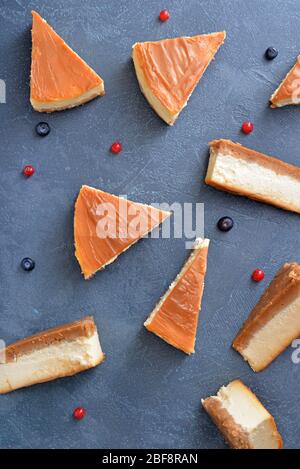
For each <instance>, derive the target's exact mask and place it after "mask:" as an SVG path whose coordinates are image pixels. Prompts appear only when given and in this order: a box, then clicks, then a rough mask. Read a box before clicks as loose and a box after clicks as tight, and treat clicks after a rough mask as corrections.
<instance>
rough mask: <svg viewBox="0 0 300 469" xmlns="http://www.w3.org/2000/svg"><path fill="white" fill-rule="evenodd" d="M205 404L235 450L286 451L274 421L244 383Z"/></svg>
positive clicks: (234, 384) (235, 383)
mask: <svg viewBox="0 0 300 469" xmlns="http://www.w3.org/2000/svg"><path fill="white" fill-rule="evenodd" d="M202 405H203V407H204V409H205V410H206V412H207V413H208V415H209V416H210V417H211V419H212V421H213V422H214V423H215V425H216V426H217V427H218V429H219V430H220V432H221V433H222V434H223V436H224V438H225V440H226V441H227V443H228V444H229V445H230V447H231V448H233V449H280V448H282V446H283V443H282V438H281V436H280V434H279V432H278V430H277V427H276V423H275V420H274V418H273V417H272V415H271V414H270V413H269V412H268V411H267V410H266V409H265V407H264V406H263V405H262V404H261V402H260V401H259V400H258V399H257V397H256V396H255V394H254V393H253V392H252V391H251V390H250V389H249V388H248V387H247V386H245V385H244V384H243V383H242V381H240V380H235V381H232V382H231V383H229V384H228V386H223V387H222V388H221V389H220V390H219V392H218V394H217V395H216V396H210V397H208V398H207V399H204V400H202Z"/></svg>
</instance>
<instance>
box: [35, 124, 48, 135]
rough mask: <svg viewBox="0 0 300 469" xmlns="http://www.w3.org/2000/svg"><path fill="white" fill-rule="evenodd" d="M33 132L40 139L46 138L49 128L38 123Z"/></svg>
mask: <svg viewBox="0 0 300 469" xmlns="http://www.w3.org/2000/svg"><path fill="white" fill-rule="evenodd" d="M35 130H36V133H37V134H38V135H39V136H40V137H46V136H47V135H48V134H49V133H50V126H49V124H47V122H40V123H39V124H37V125H36V126H35Z"/></svg>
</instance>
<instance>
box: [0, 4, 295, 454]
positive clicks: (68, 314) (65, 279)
mask: <svg viewBox="0 0 300 469" xmlns="http://www.w3.org/2000/svg"><path fill="white" fill-rule="evenodd" d="M161 8H168V9H169V10H170V12H171V19H170V21H169V22H167V23H165V24H163V23H160V22H159V21H158V20H157V16H158V13H159V11H160V9H161ZM31 9H37V10H38V11H39V12H40V13H41V14H42V16H44V17H45V18H46V19H47V21H48V22H49V23H50V24H51V25H52V26H53V27H54V28H55V30H56V31H57V32H58V33H59V34H61V35H62V37H63V38H64V39H65V40H66V41H67V42H68V43H69V44H70V46H71V47H73V48H74V50H75V51H77V52H78V53H79V54H80V55H81V56H82V57H83V58H84V59H85V60H86V61H87V62H88V63H89V64H90V65H91V66H92V67H94V69H95V70H96V71H97V72H99V73H100V74H101V76H102V77H103V78H104V80H105V88H106V93H107V94H106V96H105V97H103V98H99V99H96V100H94V101H93V102H91V103H89V104H87V105H85V106H83V107H80V108H77V109H74V110H71V111H65V112H61V113H54V114H53V115H49V116H48V115H43V114H42V115H40V114H38V113H36V112H34V111H33V109H32V108H31V106H30V103H29V73H30V50H31V38H30V27H31V15H30V11H31ZM299 24H300V3H299V1H298V0H285V1H284V2H282V1H281V0H264V1H262V0H251V1H248V2H245V1H242V0H222V1H220V0H205V1H204V0H176V1H171V0H163V1H160V0H159V1H158V0H148V1H141V0H128V1H123V0H121V1H120V0H102V1H101V0H89V1H82V0H72V1H71V0H64V1H61V0H51V1H45V0H44V1H37V0H35V1H25V0H0V44H1V48H0V78H1V79H4V80H5V81H6V84H7V104H0V145H1V146H0V152H1V166H0V217H1V232H0V245H1V256H0V279H1V282H0V288H1V295H0V337H1V338H2V339H4V340H5V341H6V342H7V343H9V342H11V341H14V340H16V339H20V338H22V337H24V336H27V335H29V334H32V333H34V332H37V331H39V330H42V329H45V328H48V327H51V326H54V325H57V324H61V323H64V322H68V321H72V320H75V319H77V318H80V317H82V316H83V315H85V314H93V315H94V316H95V318H96V321H97V324H98V327H99V331H100V337H101V342H102V345H103V349H104V351H105V353H106V354H107V359H106V361H105V363H104V364H103V365H101V366H99V367H97V368H96V369H94V370H91V371H88V372H85V373H81V374H78V375H77V376H75V377H71V378H66V379H62V380H58V381H55V382H51V383H48V384H43V385H37V386H33V387H31V388H28V389H24V390H19V391H16V392H14V393H12V394H9V395H5V396H1V398H0V419H1V428H0V446H1V447H18V448H19V447H26V448H27V447H28V448H29V447H33V448H41V447H49V448H60V447H66V448H78V447H83V448H100V447H101V448H102V447H103V448H128V447H133V448H142V447H145V448H151V447H156V448H223V447H225V445H224V443H223V441H222V438H221V437H220V435H219V434H218V431H217V430H216V428H215V427H214V425H213V424H212V423H211V421H210V420H209V418H208V417H207V415H206V414H205V413H204V412H203V411H202V410H201V408H200V399H201V398H202V397H206V396H207V395H210V394H212V393H215V392H216V391H217V389H218V388H219V387H220V386H221V385H223V384H226V383H227V382H229V381H230V380H232V379H234V378H242V379H243V380H244V381H245V383H246V384H247V385H249V386H250V387H251V388H252V389H253V390H254V391H255V392H256V393H257V395H258V396H259V397H260V398H261V400H262V402H263V403H264V404H265V405H266V406H267V408H268V409H269V410H270V411H271V412H272V414H273V415H274V416H275V418H276V421H277V423H278V427H279V430H280V432H281V433H282V435H283V438H284V441H285V446H286V447H290V448H296V447H299V439H300V437H299V417H300V408H299V404H300V393H299V377H300V365H295V364H293V363H292V361H291V354H292V348H288V349H287V350H286V351H285V353H283V354H282V355H281V356H280V357H279V358H278V359H277V360H276V361H275V362H274V363H273V364H272V365H271V366H270V367H269V368H268V369H267V370H266V371H264V372H262V373H260V374H254V373H253V372H252V371H251V370H250V368H249V367H248V365H247V364H246V363H244V362H243V361H242V359H241V357H240V356H239V355H238V354H236V353H235V352H234V351H233V350H232V349H231V348H230V344H231V341H232V339H233V338H234V336H235V334H236V332H237V331H238V329H239V327H240V326H241V324H242V322H243V320H244V319H245V318H246V317H247V316H248V314H249V311H250V310H251V308H252V307H253V306H254V304H255V303H256V302H257V300H258V298H259V296H260V294H261V293H262V291H263V290H264V288H265V287H266V285H267V283H268V282H269V281H270V280H271V279H272V277H273V275H274V273H275V272H276V271H277V269H278V268H279V267H280V266H281V264H282V263H283V262H285V261H292V260H296V261H299V260H300V255H299V244H300V243H299V228H300V218H299V216H298V215H295V214H292V213H288V212H284V211H281V210H277V209H275V208H273V207H269V206H267V205H263V204H259V203H255V202H252V201H249V200H246V199H244V198H240V197H235V196H232V195H229V194H225V193H223V192H219V191H216V190H214V189H212V188H210V187H208V186H205V184H204V181H203V180H204V175H205V172H206V168H207V161H208V151H207V148H208V147H207V142H208V141H209V140H211V139H214V138H220V137H225V138H231V139H233V140H236V141H239V142H241V143H244V144H246V145H248V146H250V147H253V148H255V149H257V150H260V151H263V152H265V153H267V154H271V155H272V154H273V155H275V156H278V157H280V158H282V159H283V160H285V161H287V162H289V163H293V164H296V165H299V166H300V155H299V128H300V109H299V107H295V108H286V109H282V110H270V109H269V108H268V99H269V97H270V95H271V93H272V92H273V90H274V89H275V88H276V87H277V85H278V84H279V82H280V81H281V79H282V78H283V76H284V75H285V74H286V72H287V71H288V70H289V68H290V67H291V66H292V65H293V64H294V61H295V57H296V56H297V55H298V54H299V51H300V28H299ZM223 29H226V31H227V33H228V37H227V41H226V43H225V45H224V46H223V47H222V48H221V50H220V51H219V53H218V55H217V59H216V61H215V62H214V63H213V64H211V66H210V67H209V69H208V70H207V72H206V74H205V76H204V78H203V79H202V81H201V83H200V85H199V86H198V87H197V89H196V90H195V91H194V93H193V95H192V97H191V99H190V102H189V104H188V106H187V108H186V109H185V110H184V111H183V112H182V114H181V116H180V117H179V119H178V121H177V123H176V125H175V126H174V127H173V128H171V127H168V126H167V125H165V124H164V123H163V122H162V121H161V120H160V119H159V118H158V117H157V116H156V115H155V114H154V112H153V111H152V110H151V109H150V107H149V105H148V104H147V102H146V101H145V100H144V98H143V96H142V95H141V93H140V91H139V88H138V84H137V81H136V78H135V74H134V70H133V66H132V63H131V60H130V55H131V46H132V45H133V43H134V42H136V41H145V40H157V39H161V38H165V37H172V36H180V35H194V34H201V33H209V32H214V31H219V30H223ZM270 45H272V46H275V47H277V48H278V49H279V56H278V58H277V59H276V60H274V61H273V62H267V61H266V60H265V59H264V57H263V54H264V51H265V49H266V48H267V47H268V46H270ZM248 118H250V119H252V120H253V121H254V123H255V132H254V133H253V134H252V135H250V136H247V137H246V136H243V135H241V133H240V131H239V129H240V125H241V123H242V122H243V121H244V120H245V119H248ZM41 120H42V121H43V120H46V121H47V122H49V124H50V125H51V129H52V131H51V134H50V135H49V136H48V137H47V138H44V139H41V138H39V137H38V136H37V135H36V134H35V131H34V127H35V125H36V124H37V123H38V122H39V121H41ZM115 139H120V140H121V141H122V142H123V145H124V151H123V153H121V154H120V155H119V156H113V155H111V154H110V153H109V147H110V145H111V143H112V142H113V141H114V140H115ZM24 164H33V165H34V166H35V167H36V170H37V171H36V175H35V176H34V177H32V178H30V179H28V180H26V179H25V178H24V177H22V175H21V170H22V167H23V165H24ZM82 184H89V185H92V186H94V187H99V188H101V189H103V190H107V191H110V192H112V193H115V194H127V195H128V197H129V198H131V199H133V200H136V201H141V202H145V203H152V202H162V201H165V202H169V203H170V204H171V203H173V202H182V203H183V202H194V203H196V202H204V203H205V234H206V236H207V237H209V238H210V239H211V247H210V252H209V265H208V273H207V281H206V289H205V293H204V298H203V304H202V312H201V316H200V322H199V328H198V339H197V347H196V353H195V355H194V356H192V357H187V356H185V355H184V354H183V353H181V352H179V351H177V350H175V349H174V348H172V347H170V346H168V345H167V344H165V343H164V342H163V341H162V340H160V339H158V338H156V337H155V336H154V335H153V334H150V333H148V332H147V331H146V330H145V329H144V328H143V321H144V320H145V318H146V317H147V316H148V314H149V312H150V311H151V310H152V308H153V306H154V305H155V303H156V302H157V300H158V299H159V297H160V295H161V294H162V293H163V292H164V291H165V289H166V288H167V286H168V285H169V283H170V282H171V281H172V279H173V278H174V276H175V275H176V273H177V272H178V270H179V269H180V267H181V265H182V263H183V261H184V259H185V258H186V256H187V251H186V250H185V240H184V239H182V240H181V239H180V240H174V239H170V240H167V239H164V240H153V239H144V240H142V241H140V242H139V243H138V244H137V245H135V246H134V247H132V248H131V249H130V250H128V251H127V252H126V253H125V254H123V255H122V256H121V257H120V258H119V259H118V260H117V262H115V263H113V264H112V265H111V266H109V267H108V268H107V269H105V271H103V272H100V273H98V274H97V276H96V277H95V278H93V279H92V280H90V281H84V280H83V278H82V276H81V274H80V268H79V265H78V264H77V261H76V259H75V257H74V249H73V206H74V200H75V198H76V196H77V193H78V191H79V189H80V186H81V185H82ZM223 215H230V216H232V217H233V218H234V220H235V228H234V229H233V230H232V231H231V232H230V233H228V234H222V233H221V232H219V231H217V229H216V228H215V224H216V222H217V220H218V218H219V217H221V216H223ZM25 256H30V257H32V258H33V259H35V261H36V268H35V270H34V271H33V272H31V273H25V272H23V271H22V270H21V269H20V260H21V259H22V258H23V257H25ZM256 267H261V268H263V269H265V271H266V280H265V281H264V282H262V283H261V284H253V283H252V282H251V280H250V275H251V272H252V271H253V270H254V269H255V268H256ZM78 405H83V406H85V407H86V408H87V411H88V415H87V417H86V419H85V420H83V421H81V422H75V421H74V420H73V419H72V411H73V409H74V407H76V406H78Z"/></svg>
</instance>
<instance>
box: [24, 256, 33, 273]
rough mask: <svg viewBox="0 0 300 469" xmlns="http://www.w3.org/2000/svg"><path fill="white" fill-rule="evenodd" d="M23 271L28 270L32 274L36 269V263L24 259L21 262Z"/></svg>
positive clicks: (26, 258)
mask: <svg viewBox="0 0 300 469" xmlns="http://www.w3.org/2000/svg"><path fill="white" fill-rule="evenodd" d="M21 267H22V269H24V270H26V272H30V271H31V270H33V269H34V267H35V262H34V261H33V260H32V259H30V257H24V259H22V261H21Z"/></svg>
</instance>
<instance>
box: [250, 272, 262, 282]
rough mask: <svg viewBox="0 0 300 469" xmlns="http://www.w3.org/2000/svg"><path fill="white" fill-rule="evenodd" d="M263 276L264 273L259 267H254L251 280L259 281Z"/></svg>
mask: <svg viewBox="0 0 300 469" xmlns="http://www.w3.org/2000/svg"><path fill="white" fill-rule="evenodd" d="M264 278H265V273H264V271H263V270H261V269H256V270H255V271H254V272H253V273H252V280H254V282H261V281H262V280H263V279H264Z"/></svg>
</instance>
